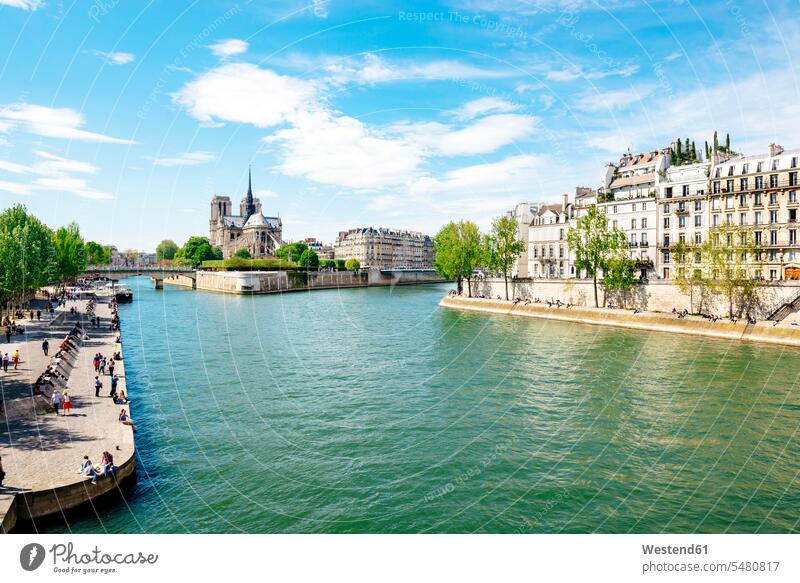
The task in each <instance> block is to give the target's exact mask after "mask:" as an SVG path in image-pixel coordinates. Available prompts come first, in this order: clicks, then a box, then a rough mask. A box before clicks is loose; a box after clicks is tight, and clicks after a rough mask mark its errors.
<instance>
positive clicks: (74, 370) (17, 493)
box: [0, 297, 135, 532]
mask: <svg viewBox="0 0 800 583" xmlns="http://www.w3.org/2000/svg"><path fill="white" fill-rule="evenodd" d="M109 300H110V298H107V297H101V298H99V299H98V300H97V302H96V306H95V315H97V316H100V317H101V318H102V322H103V324H102V326H101V327H100V328H93V327H92V326H91V324H90V323H89V316H87V315H86V313H85V310H86V304H87V300H77V301H68V302H67V305H66V307H60V308H59V309H58V310H57V311H56V314H55V318H51V316H49V315H47V316H45V315H44V313H43V315H42V321H41V322H37V321H29V320H27V319H26V320H24V321H22V322H18V323H20V324H22V325H24V327H25V333H24V334H23V335H18V336H15V337H12V339H11V340H12V341H11V343H10V344H6V343H3V344H2V345H0V350H2V351H3V352H8V353H9V354H11V353H12V352H13V350H14V349H19V351H20V353H21V357H22V362H21V364H20V367H19V368H18V370H13V368H12V367H9V370H8V372H7V373H3V372H0V393H1V394H2V399H3V412H2V414H0V456H2V462H3V468H4V470H5V472H6V478H5V480H4V482H3V486H2V487H0V532H9V531H11V530H12V529H13V528H14V525H15V524H16V522H17V521H18V520H25V521H28V522H32V523H33V526H34V528H35V527H36V520H37V519H41V518H44V517H50V516H53V515H59V514H63V513H64V512H66V511H68V510H71V509H73V508H77V507H79V506H81V505H83V504H85V503H86V502H88V501H90V500H92V499H94V498H97V497H98V496H101V495H103V494H105V493H108V492H110V491H112V490H115V489H117V482H118V481H122V480H124V479H125V478H126V477H128V476H129V475H131V474H132V473H133V471H134V468H135V458H134V439H133V429H132V428H131V426H129V425H124V424H122V423H120V422H119V420H118V416H119V411H120V409H121V408H123V406H121V405H115V404H114V402H113V401H112V399H110V398H109V397H108V394H109V391H110V388H111V377H110V376H109V375H108V374H106V375H101V381H102V383H103V388H102V390H101V393H100V395H101V396H100V397H95V389H94V378H95V372H94V365H93V358H94V355H95V353H97V352H100V353H102V354H103V355H105V356H107V357H110V356H111V355H112V354H113V353H114V352H115V351H120V352H121V347H120V345H119V344H117V343H116V338H117V335H118V332H112V331H110V330H109V324H110V323H111V308H110V305H109ZM72 307H75V308H77V309H78V311H79V315H75V314H70V313H69V310H70V308H72ZM45 318H46V320H45ZM78 320H79V321H81V324H82V326H83V329H84V331H85V333H86V335H87V336H88V337H87V338H85V339H83V340H82V341H81V342H80V343H79V345H78V346H79V348H78V350H77V353H75V352H74V351H73V354H74V356H67V357H66V359H67V360H68V364H67V369H68V372H69V376H68V379H67V381H66V390H67V391H68V392H69V394H70V397H71V399H72V404H73V408H72V410H71V411H70V412H69V414H67V415H64V414H63V410H62V411H61V414H59V415H58V416H56V415H55V414H54V413H52V412H51V411H52V409H50V407H49V400H50V399H49V395H50V394H52V390H53V389H52V388H50V387H48V390H47V395H48V396H47V398H45V397H43V396H40V395H38V396H34V394H33V384H34V383H35V381H36V379H37V378H38V377H39V375H40V374H41V373H42V372H43V371H44V369H45V368H46V367H47V365H48V363H49V361H50V356H52V355H53V354H54V353H55V352H56V351H57V350H58V346H59V344H60V343H61V342H62V341H63V339H64V337H65V335H66V334H67V333H68V332H69V331H70V330H71V329H72V327H73V326H74V324H75V322H76V321H78ZM44 338H47V339H48V340H49V343H50V350H49V353H50V356H45V355H44V354H43V351H42V341H43V340H44ZM3 339H4V338H3ZM115 367H116V368H115V374H116V375H117V376H118V377H119V382H118V384H117V390H118V391H119V390H125V392H126V394H127V388H126V383H125V368H124V364H123V361H121V360H119V361H116V362H115ZM63 390H64V389H63V388H62V392H63ZM124 408H125V409H126V410H128V406H127V405H126V406H124ZM103 451H109V452H111V454H112V455H113V456H114V463H115V465H116V466H117V468H118V470H117V473H116V477H112V476H102V477H100V478H98V480H97V484H94V485H93V484H91V479H90V478H86V477H83V476H82V475H81V474H80V473H79V468H80V465H81V462H82V461H83V456H84V455H88V456H89V458H90V459H91V460H92V462H94V463H95V464H97V463H99V461H100V458H101V455H102V452H103ZM87 511H88V512H93V510H92V509H91V508H88V510H87Z"/></svg>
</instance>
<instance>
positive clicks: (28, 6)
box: [0, 0, 42, 10]
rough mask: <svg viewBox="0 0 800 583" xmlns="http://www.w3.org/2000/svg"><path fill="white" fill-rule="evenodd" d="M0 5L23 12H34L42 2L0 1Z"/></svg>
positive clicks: (31, 0)
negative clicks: (19, 9) (20, 9)
mask: <svg viewBox="0 0 800 583" xmlns="http://www.w3.org/2000/svg"><path fill="white" fill-rule="evenodd" d="M0 4H2V5H4V6H11V7H12V8H22V9H23V10H36V9H37V8H39V6H41V5H42V0H0Z"/></svg>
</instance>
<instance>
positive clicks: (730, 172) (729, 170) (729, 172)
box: [728, 166, 733, 176]
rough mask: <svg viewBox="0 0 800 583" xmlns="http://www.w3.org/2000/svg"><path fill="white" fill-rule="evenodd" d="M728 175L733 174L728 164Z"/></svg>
mask: <svg viewBox="0 0 800 583" xmlns="http://www.w3.org/2000/svg"><path fill="white" fill-rule="evenodd" d="M728 176H733V166H728Z"/></svg>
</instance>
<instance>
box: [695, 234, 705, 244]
mask: <svg viewBox="0 0 800 583" xmlns="http://www.w3.org/2000/svg"><path fill="white" fill-rule="evenodd" d="M702 242H703V235H701V234H700V233H695V234H694V244H695V245H700V244H701V243H702Z"/></svg>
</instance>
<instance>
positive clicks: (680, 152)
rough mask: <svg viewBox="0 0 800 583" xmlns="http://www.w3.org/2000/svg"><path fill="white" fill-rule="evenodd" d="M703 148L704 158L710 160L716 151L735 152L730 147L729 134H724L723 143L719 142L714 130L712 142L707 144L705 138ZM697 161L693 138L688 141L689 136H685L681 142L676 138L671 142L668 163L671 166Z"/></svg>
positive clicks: (698, 159)
mask: <svg viewBox="0 0 800 583" xmlns="http://www.w3.org/2000/svg"><path fill="white" fill-rule="evenodd" d="M704 149H705V159H706V160H710V159H711V156H712V155H713V154H715V153H716V152H727V153H730V154H734V153H735V152H734V151H733V150H732V149H731V135H730V134H725V143H724V144H721V143H720V141H719V135H718V134H717V132H716V130H715V131H714V139H713V141H712V143H711V144H709V143H708V140H706V142H705V144H704ZM699 161H700V158H699V156H698V155H697V146H696V145H695V143H694V140H692V141H691V142H690V141H689V138H686V139H685V140H684V141H683V142H681V139H680V138H678V139H677V140H675V141H674V142H673V143H672V148H671V150H670V163H671V164H672V166H682V165H684V164H696V163H697V162H699Z"/></svg>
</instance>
